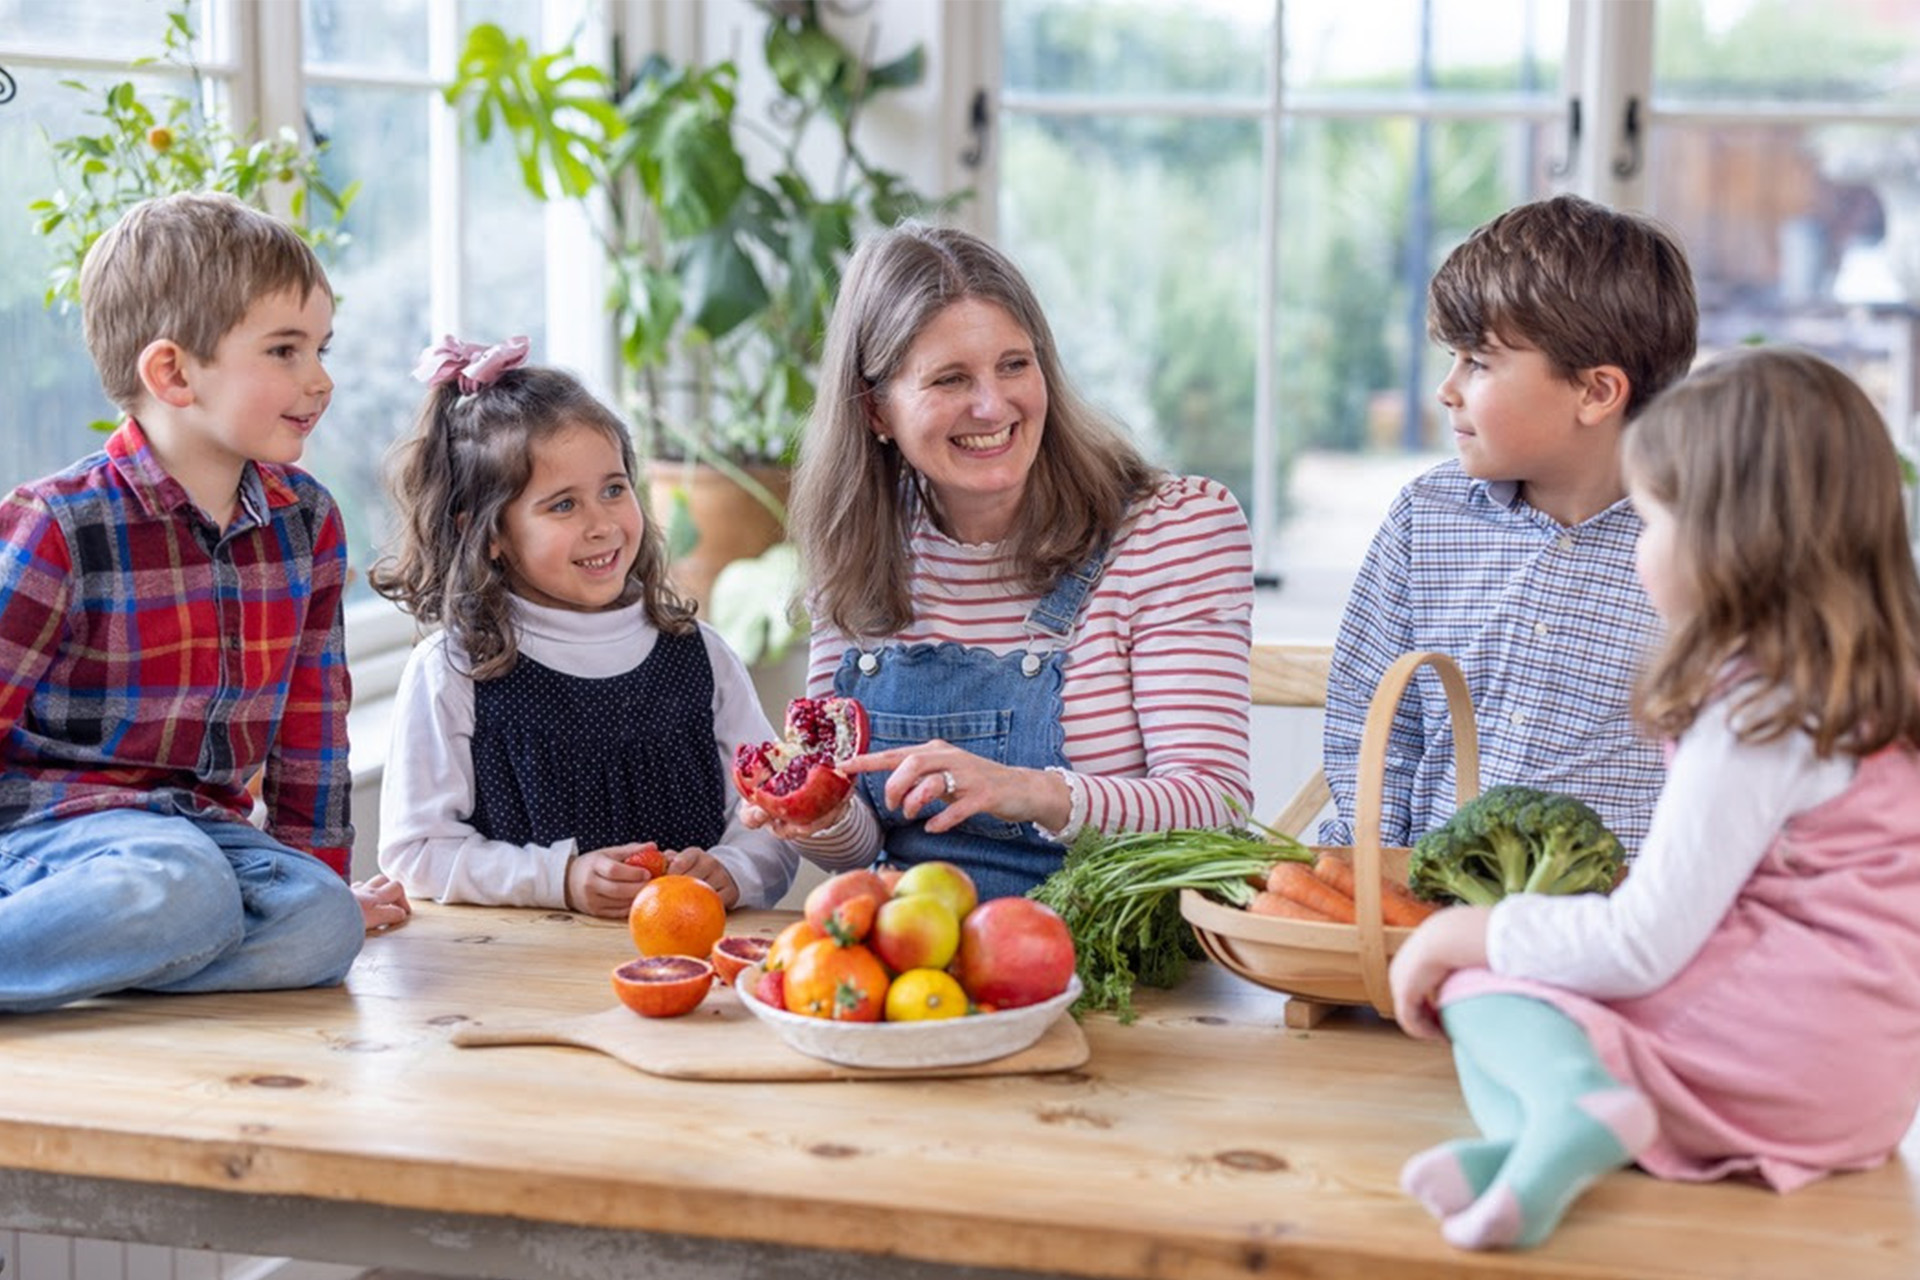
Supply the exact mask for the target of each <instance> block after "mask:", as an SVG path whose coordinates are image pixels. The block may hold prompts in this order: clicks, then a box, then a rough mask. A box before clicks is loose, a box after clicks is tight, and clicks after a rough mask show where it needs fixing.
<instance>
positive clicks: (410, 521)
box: [367, 366, 694, 680]
mask: <svg viewBox="0 0 1920 1280" xmlns="http://www.w3.org/2000/svg"><path fill="white" fill-rule="evenodd" d="M572 426H586V427H590V428H592V429H594V430H596V431H599V432H601V433H603V434H604V435H605V436H606V437H607V438H608V439H609V440H612V441H613V442H615V444H617V445H618V447H619V449H620V462H621V466H622V468H623V469H624V470H625V471H626V473H627V480H628V482H629V483H630V484H632V485H633V486H634V491H635V493H636V495H639V494H642V493H643V491H642V490H641V489H640V488H639V474H638V464H637V462H636V459H635V455H634V449H633V438H632V436H631V435H630V434H629V432H628V431H627V426H626V424H625V423H623V422H622V421H621V420H620V419H619V418H618V417H617V416H616V415H615V414H614V413H613V411H612V410H610V409H608V408H607V407H606V406H605V405H603V404H601V403H600V401H599V400H597V399H595V398H594V396H593V394H592V393H591V392H589V391H588V390H587V389H586V388H585V387H583V386H581V385H580V383H579V381H578V380H577V379H575V378H574V377H573V376H572V375H571V374H568V373H563V372H561V371H560V370H557V369H546V368H539V367H534V366H527V367H522V368H519V369H513V370H509V371H508V372H506V373H504V374H502V375H500V378H499V380H498V381H497V382H494V383H493V384H491V385H489V386H483V387H481V388H480V389H479V390H477V391H475V392H474V393H473V394H471V395H462V394H461V393H460V389H459V387H458V386H457V385H456V384H455V383H452V382H448V383H443V384H441V385H440V386H437V387H435V388H434V389H433V390H432V391H431V392H430V393H429V394H428V396H427V399H426V402H425V403H424V404H423V405H422V406H421V408H420V414H419V418H418V419H417V421H416V422H415V425H414V430H413V433H412V434H411V435H410V436H408V437H407V438H406V439H404V440H402V441H400V442H399V443H398V444H396V445H395V446H394V450H393V452H392V454H391V455H390V456H389V458H388V461H387V476H386V479H387V490H388V493H389V494H390V495H391V498H392V502H393V509H394V510H395V511H397V512H399V513H400V518H401V520H402V526H401V532H400V539H399V546H398V548H397V549H395V550H394V551H393V552H392V553H391V554H388V555H384V556H382V557H381V558H380V559H379V560H378V561H376V562H375V564H374V566H373V568H372V570H371V571H370V572H369V573H368V575H367V577H368V580H369V581H370V582H371V583H372V585H373V589H374V590H375V591H378V592H379V593H380V594H381V595H383V596H386V597H387V598H388V599H390V600H393V601H395V602H396V603H398V604H399V605H400V607H401V608H403V609H405V610H407V611H408V612H409V613H411V614H412V615H413V616H414V617H415V618H416V619H418V620H419V621H420V622H421V623H423V624H426V625H430V626H431V625H435V624H438V625H442V626H445V627H446V629H447V633H448V634H449V635H450V636H451V637H452V638H453V639H454V640H455V641H457V642H458V643H459V645H460V647H461V648H462V649H464V650H465V651H466V654H467V660H468V662H469V664H470V668H471V673H472V675H473V678H474V679H476V680H488V679H492V678H493V677H495V676H500V675H504V674H506V673H507V672H508V671H510V670H512V669H513V664H514V663H515V662H516V661H517V660H518V658H519V656H520V646H519V643H518V640H517V638H516V636H515V634H514V628H513V626H512V599H511V596H512V593H511V592H510V591H509V590H508V587H507V575H506V570H505V569H504V567H503V566H501V565H500V564H499V563H498V562H496V560H495V559H494V557H493V556H492V555H491V553H490V551H489V548H490V547H491V545H492V544H493V543H494V542H495V540H496V539H498V538H499V537H500V536H501V533H502V528H503V519H504V512H505V510H506V508H507V506H508V504H509V503H511V502H512V501H513V499H514V497H515V496H516V495H518V494H519V492H520V491H521V490H522V489H523V488H525V487H526V484H527V480H528V478H529V477H530V476H531V475H532V472H533V446H534V445H535V444H536V443H538V442H539V441H541V440H545V439H547V438H549V437H551V436H554V435H557V434H559V433H560V432H561V431H563V430H565V429H566V428H568V427H572ZM644 506H645V503H644V499H642V509H643V513H644ZM624 598H625V599H628V600H632V599H640V600H643V601H644V602H645V605H646V612H647V618H648V620H649V621H650V622H652V623H653V625H654V626H656V627H658V628H659V629H660V630H661V631H664V632H668V633H671V634H685V633H687V632H690V631H692V630H693V629H694V621H693V617H694V607H693V606H692V605H691V604H689V603H688V602H687V601H685V600H683V599H682V598H681V597H680V596H679V595H677V594H676V593H675V592H674V591H673V589H672V587H671V586H670V585H669V584H668V582H667V550H666V540H665V538H664V537H663V536H662V535H661V533H660V530H659V527H658V526H657V525H655V523H654V521H653V519H652V518H651V516H647V517H646V518H645V519H643V520H642V522H641V533H640V552H639V554H638V555H636V556H635V557H634V562H633V567H632V568H631V569H630V570H629V571H628V590H627V594H626V596H625V597H624Z"/></svg>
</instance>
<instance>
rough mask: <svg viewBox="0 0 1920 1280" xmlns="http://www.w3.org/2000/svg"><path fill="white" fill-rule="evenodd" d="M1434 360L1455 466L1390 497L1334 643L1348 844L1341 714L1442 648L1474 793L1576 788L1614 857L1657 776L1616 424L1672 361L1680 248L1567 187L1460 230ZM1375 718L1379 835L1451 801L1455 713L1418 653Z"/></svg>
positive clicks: (1685, 335) (1682, 325)
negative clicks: (1474, 736) (1383, 717)
mask: <svg viewBox="0 0 1920 1280" xmlns="http://www.w3.org/2000/svg"><path fill="white" fill-rule="evenodd" d="M1427 299H1428V319H1427V327H1428V332H1429V333H1430V334H1431V335H1432V337H1433V338H1434V340H1435V341H1437V342H1440V343H1442V344H1444V345H1445V346H1446V347H1447V348H1448V349H1449V352H1450V354H1451V356H1452V359H1453V364H1452V367H1451V368H1450V369H1449V370H1448V373H1447V376H1446V378H1445V380H1444V381H1442V382H1441V384H1440V388H1439V392H1438V396H1439V400H1440V403H1441V405H1442V406H1443V407H1444V408H1445V409H1446V411H1447V417H1448V420H1449V423H1450V425H1451V427H1452V431H1453V439H1454V443H1455V445H1456V446H1457V447H1458V449H1459V451H1460V456H1459V458H1458V459H1457V460H1450V461H1447V462H1444V463H1442V464H1440V465H1439V466H1437V467H1435V468H1434V469H1433V470H1431V471H1428V472H1427V473H1426V474H1424V475H1422V476H1420V477H1419V478H1418V479H1416V480H1414V481H1413V482H1412V483H1411V484H1409V485H1408V486H1407V487H1406V488H1405V489H1403V490H1402V491H1401V492H1400V494H1399V496H1398V497H1397V498H1395V499H1394V502H1393V504H1392V506H1391V507H1390V508H1389V509H1388V511H1387V517H1386V520H1385V522H1384V523H1383V524H1382V525H1381V526H1380V530H1379V532H1378V533H1376V534H1375V535H1374V539H1373V544H1372V546H1371V547H1370V548H1369V549H1368V552H1367V557H1366V560H1365V562H1364V563H1363V565H1362V566H1361V569H1360V574H1359V577H1358V578H1357V579H1356V581H1355V583H1354V587H1353V594H1352V595H1351V597H1350V598H1349V599H1348V602H1347V609H1346V614H1345V616H1344V617H1343V619H1342V621H1341V624H1340V633H1339V636H1338V638H1337V639H1336V641H1335V645H1334V653H1333V665H1332V670H1331V673H1330V676H1329V680H1328V687H1327V712H1326V729H1325V736H1324V742H1323V751H1324V757H1325V767H1326V774H1327V782H1328V785H1329V787H1330V788H1331V790H1332V792H1333V796H1334V802H1335V806H1336V816H1335V817H1334V818H1332V819H1330V820H1328V821H1327V822H1326V823H1323V824H1322V825H1321V828H1320V836H1319V839H1320V843H1322V844H1331V845H1344V844H1351V843H1352V842H1353V818H1354V788H1355V779H1356V774H1357V772H1358V758H1359V750H1360V733H1361V728H1362V726H1363V724H1364V722H1365V720H1366V714H1367V704H1368V700H1369V699H1370V698H1371V697H1372V695H1373V690H1374V686H1375V685H1376V684H1378V683H1379V680H1380V677H1381V675H1382V674H1383V673H1384V672H1385V671H1386V669H1387V668H1388V667H1389V666H1390V665H1392V663H1393V661H1394V660H1395V659H1396V658H1398V657H1399V656H1400V655H1401V654H1403V653H1406V652H1408V651H1410V650H1438V651H1439V652H1442V653H1445V654H1446V655H1447V656H1448V657H1450V658H1452V659H1453V660H1454V662H1455V663H1457V664H1458V665H1459V667H1460V670H1461V673H1462V674H1463V675H1464V676H1465V677H1466V680H1467V685H1468V688H1469V689H1470V690H1471V691H1472V694H1473V705H1474V711H1475V721H1476V724H1477V726H1478V728H1479V732H1480V752H1481V770H1480V771H1481V776H1480V783H1481V785H1482V787H1491V786H1495V785H1498V784H1502V783H1519V784H1525V785H1529V786H1535V787H1540V788H1543V789H1546V790H1550V791H1562V792H1566V793H1569V794H1571V795H1575V796H1578V797H1579V798H1580V799H1582V800H1584V801H1586V802H1587V803H1588V804H1590V805H1592V806H1593V807H1594V808H1595V809H1596V810H1598V811H1599V813H1600V816H1601V817H1602V818H1603V819H1604V820H1605V821H1606V824H1607V826H1608V827H1609V828H1610V829H1611V830H1612V831H1613V832H1614V834H1615V835H1617V836H1619V837H1620V841H1621V843H1622V844H1623V845H1624V846H1625V847H1626V849H1627V852H1628V855H1629V856H1631V855H1632V854H1633V853H1634V851H1636V850H1637V849H1638V848H1639V845H1640V841H1641V840H1642V839H1643V838H1644V837H1645V835H1646V832H1647V823H1648V820H1649V818H1650V816H1651V814H1652V812H1653V802H1654V798H1655V797H1656V796H1657V795H1658V794H1659V791H1660V786H1661V783H1662V781H1663V779H1664V777H1665V772H1666V771H1665V766H1664V764H1663V762H1662V759H1661V751H1660V747H1659V745H1658V744H1657V743H1655V742H1652V741H1650V740H1648V739H1646V738H1643V737H1641V736H1640V735H1639V733H1638V732H1637V731H1636V730H1635V728H1634V725H1633V721H1632V716H1631V714H1630V713H1629V710H1628V702H1629V695H1630V693H1631V691H1632V687H1633V681H1634V677H1635V673H1636V672H1637V670H1638V668H1639V663H1640V658H1641V655H1642V653H1643V652H1644V651H1645V649H1646V648H1647V645H1648V643H1649V641H1650V640H1651V639H1652V638H1653V636H1654V634H1655V631H1656V628H1657V626H1658V621H1657V619H1656V617H1655V614H1654V612H1653V607H1652V605H1651V604H1649V603H1648V601H1647V599H1646V596H1645V595H1644V593H1643V592H1642V591H1641V588H1640V584H1639V582H1638V580H1637V579H1636V577H1635V575H1634V543H1635V541H1636V539H1637V538H1638V536H1639V532H1640V519H1639V517H1638V516H1637V515H1635V514H1634V511H1633V508H1632V506H1631V504H1629V503H1628V501H1627V496H1626V486H1625V484H1624V483H1623V482H1622V480H1621V476H1620V460H1619V451H1620V437H1621V433H1622V432H1623V431H1624V430H1625V428H1626V425H1627V423H1628V421H1629V420H1630V419H1632V418H1633V416H1634V415H1636V414H1637V413H1639V411H1640V410H1641V409H1642V408H1644V407H1645V405H1646V404H1647V402H1648V401H1649V400H1651V399H1652V398H1653V396H1654V395H1655V394H1656V393H1657V392H1659V391H1660V390H1662V389H1663V388H1665V387H1666V386H1667V385H1669V384H1670V383H1672V382H1674V381H1676V380H1677V379H1679V378H1680V377H1681V376H1683V375H1684V374H1685V373H1686V371H1687V368H1688V366H1689V365H1690V364H1691V363H1692V361H1693V355H1694V347H1695V342H1696V337H1697V333H1698V329H1699V311H1698V306H1697V304H1696V302H1695V298H1694V287H1693V276H1692V272H1691V270H1690V268H1689V267H1688V265H1687V259H1686V255H1685V253H1684V252H1683V251H1682V250H1681V248H1680V246H1679V244H1678V243H1677V242H1676V241H1675V240H1674V239H1673V238H1672V236H1670V235H1669V234H1668V233H1667V232H1666V231H1664V230H1662V229H1661V228H1659V227H1658V226H1656V225H1654V224H1653V223H1651V222H1650V221H1648V220H1647V219H1644V218H1641V217H1638V216H1635V215H1632V214H1627V213H1620V212H1616V211H1614V210H1611V209H1607V208H1605V207H1603V206H1601V205H1597V204H1594V203H1592V202H1590V201H1587V200H1582V199H1579V198H1578V197H1574V196H1556V197H1553V198H1552V199H1548V200H1542V201H1538V202H1536V203H1533V204H1527V205H1521V206H1519V207H1517V208H1514V209H1511V210H1509V211H1507V212H1506V213H1503V214H1501V215H1500V216H1499V217H1497V218H1495V219H1494V220H1493V221H1491V222H1489V223H1487V224H1486V225H1485V226H1483V227H1481V228H1480V229H1479V230H1477V231H1475V232H1474V233H1473V234H1472V235H1471V236H1470V237H1468V239H1467V240H1466V242H1465V243H1463V244H1461V245H1460V246H1459V247H1458V248H1457V249H1455V250H1454V251H1453V252H1452V253H1451V254H1450V255H1448V257H1447V259H1446V261H1445V262H1444V263H1442V264H1441V267H1440V270H1439V271H1438V272H1437V273H1436V274H1435V276H1434V278H1433V281H1432V284H1431V285H1430V286H1429V288H1428V294H1427ZM1415 690H1416V692H1417V696H1416V693H1409V695H1408V696H1407V697H1406V698H1405V699H1404V700H1403V701H1402V703H1401V706H1400V708H1399V713H1398V714H1397V715H1396V716H1395V718H1394V721H1393V729H1392V735H1391V740H1390V743H1389V746H1388V751H1387V775H1386V783H1385V786H1384V787H1383V789H1382V795H1383V803H1382V812H1381V833H1380V835H1381V840H1382V842H1383V843H1385V844H1388V845H1409V844H1412V843H1413V842H1414V840H1416V839H1418V838H1419V837H1420V836H1421V835H1422V834H1424V833H1425V832H1427V831H1429V830H1431V829H1432V828H1434V827H1436V826H1439V825H1440V824H1441V823H1442V822H1444V821H1445V820H1446V819H1447V817H1448V816H1449V815H1450V814H1451V813H1452V812H1453V797H1454V777H1453V729H1452V725H1451V724H1449V723H1448V717H1447V707H1446V696H1445V694H1444V692H1443V691H1442V689H1441V687H1440V682H1439V679H1438V677H1436V676H1435V675H1434V674H1433V672H1432V671H1431V670H1430V669H1425V668H1423V669H1422V670H1421V672H1420V674H1419V676H1418V677H1417V680H1416V685H1415Z"/></svg>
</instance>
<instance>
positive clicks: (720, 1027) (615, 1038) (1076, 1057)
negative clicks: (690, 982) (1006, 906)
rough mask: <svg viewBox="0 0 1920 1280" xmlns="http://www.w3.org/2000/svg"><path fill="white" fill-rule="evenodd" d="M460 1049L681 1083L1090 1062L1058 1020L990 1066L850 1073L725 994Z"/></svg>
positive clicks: (532, 1027)
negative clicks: (619, 1065) (578, 1053)
mask: <svg viewBox="0 0 1920 1280" xmlns="http://www.w3.org/2000/svg"><path fill="white" fill-rule="evenodd" d="M453 1043H454V1044H456V1045H458V1046H460V1047H461V1048H463V1049H474V1048H485V1047H487V1046H490V1045H515V1044H518V1045H528V1044H561V1045H573V1046H575V1047H577V1048H581V1049H593V1050H596V1051H598V1052H600V1053H604V1054H606V1055H607V1056H608V1057H610V1058H615V1059H618V1060H619V1061H621V1062H624V1063H626V1064H627V1065H628V1066H630V1067H638V1068H639V1069H640V1070H642V1071H645V1072H648V1073H650V1074H652V1075H657V1076H674V1077H677V1078H679V1079H682V1080H905V1079H915V1078H925V1077H929V1076H1004V1075H1022V1074H1028V1073H1037V1072H1046V1071H1071V1070H1073V1069H1074V1068H1075V1067H1079V1066H1082V1065H1084V1064H1085V1063H1086V1061H1087V1052H1088V1051H1087V1038H1086V1036H1085V1035H1083V1034H1082V1033H1081V1031H1080V1024H1079V1023H1077V1022H1075V1021H1074V1020H1073V1018H1072V1016H1071V1015H1066V1014H1063V1015H1061V1017H1059V1018H1058V1019H1056V1020H1055V1021H1054V1023H1053V1025H1051V1026H1049V1027H1048V1028H1047V1030H1046V1032H1045V1033H1044V1034H1043V1035H1041V1037H1040V1038H1039V1039H1038V1040H1036V1041H1035V1042H1034V1043H1033V1044H1031V1045H1029V1046H1027V1047H1026V1048H1025V1049H1022V1050H1020V1051H1019V1052H1018V1053H1011V1054H1008V1055H1007V1056H1006V1057H1004V1058H995V1059H993V1060H992V1061H990V1062H971V1063H967V1064H965V1065H963V1066H956V1067H913V1068H885V1069H883V1068H877V1067H848V1066H842V1065H840V1064H839V1063H837V1062H827V1061H825V1060H823V1059H820V1058H811V1057H808V1056H807V1055H806V1054H804V1053H800V1052H798V1051H797V1050H794V1049H790V1048H788V1047H787V1045H786V1042H785V1041H783V1040H781V1039H780V1033H779V1032H778V1031H775V1030H774V1029H773V1028H772V1027H770V1026H767V1025H766V1024H765V1023H763V1022H761V1021H760V1020H759V1019H758V1018H756V1017H754V1016H753V1015H752V1014H751V1013H748V1012H747V1010H746V1009H745V1008H743V1007H742V1006H741V1004H740V1000H739V997H737V996H735V995H734V994H733V992H732V990H731V989H730V988H725V987H716V988H714V991H713V994H712V995H710V996H708V997H707V999H706V1001H705V1003H703V1004H702V1005H701V1006H700V1007H699V1008H697V1009H695V1010H694V1011H693V1012H692V1013H689V1014H685V1015H683V1016H681V1017H678V1018H643V1017H641V1016H640V1015H639V1014H637V1013H634V1012H633V1011H632V1010H630V1009H628V1008H627V1007H626V1006H625V1005H615V1006H614V1007H613V1008H611V1009H603V1010H601V1011H600V1012H599V1013H588V1014H576V1015H573V1016H570V1017H553V1018H547V1019H542V1020H540V1021H536V1022H524V1023H516V1024H513V1025H507V1024H504V1023H503V1024H499V1025H493V1024H488V1023H479V1022H473V1023H467V1024H465V1025H463V1026H461V1027H460V1028H458V1029H457V1030H456V1031H455V1032H454V1033H453Z"/></svg>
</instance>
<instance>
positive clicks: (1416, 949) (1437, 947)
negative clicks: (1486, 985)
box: [1387, 907, 1493, 1040]
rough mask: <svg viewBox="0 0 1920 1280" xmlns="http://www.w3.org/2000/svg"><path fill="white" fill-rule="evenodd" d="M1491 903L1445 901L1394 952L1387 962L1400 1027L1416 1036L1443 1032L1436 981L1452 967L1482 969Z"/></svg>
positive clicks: (1452, 969) (1440, 980) (1438, 988)
mask: <svg viewBox="0 0 1920 1280" xmlns="http://www.w3.org/2000/svg"><path fill="white" fill-rule="evenodd" d="M1492 911H1493V909H1492V908H1491V907H1448V908H1447V909H1446V910H1445V911H1440V912H1436V913H1435V914H1434V915H1431V916H1429V917H1427V919H1426V922H1425V923H1423V924H1422V925H1421V926H1420V927H1419V928H1418V929H1415V930H1414V931H1413V936H1412V937H1411V938H1408V939H1407V940H1406V942H1405V943H1403V944H1401V947H1400V949H1399V950H1398V951H1396V952H1394V955H1393V963H1392V964H1391V965H1389V966H1388V967H1387V980H1388V982H1389V983H1390V984H1391V985H1392V987H1393V1016H1394V1019H1395V1020H1396V1021H1397V1022H1399V1024H1400V1029H1401V1030H1402V1031H1405V1032H1406V1033H1407V1034H1408V1035H1410V1036H1413V1037H1415V1038H1416V1039H1420V1040H1430V1039H1433V1038H1435V1037H1438V1036H1442V1035H1445V1034H1446V1032H1445V1029H1444V1028H1442V1027H1441V1025H1440V1005H1439V999H1438V997H1439V994H1440V986H1441V984H1442V983H1444V982H1445V981H1446V980H1447V978H1448V977H1449V976H1450V975H1451V974H1452V973H1453V971H1454V970H1455V969H1484V968H1485V967H1486V964H1487V919H1488V917H1489V916H1490V915H1491V914H1492Z"/></svg>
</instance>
